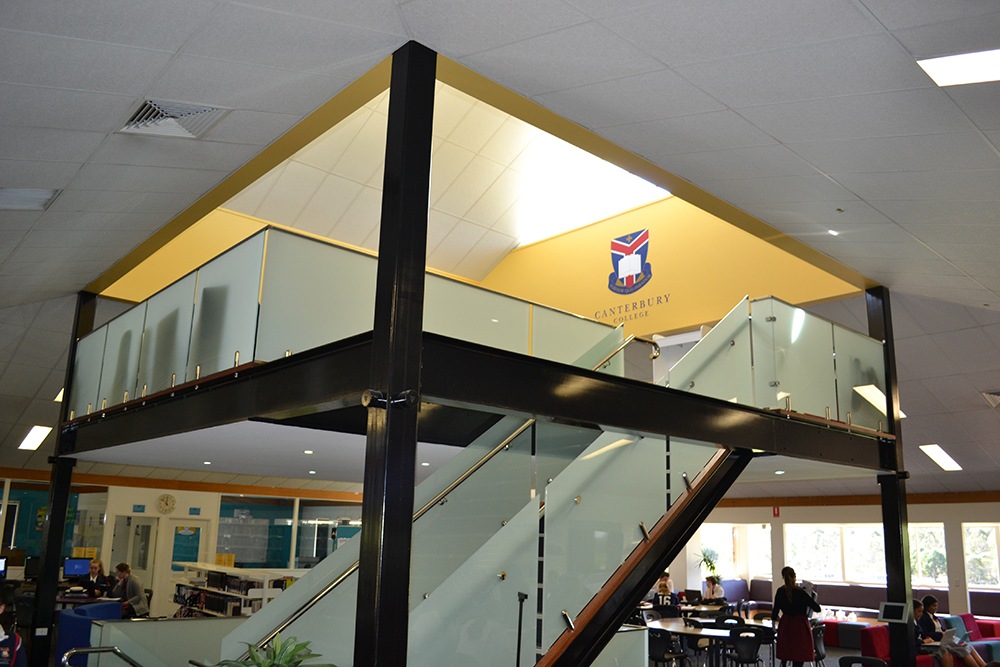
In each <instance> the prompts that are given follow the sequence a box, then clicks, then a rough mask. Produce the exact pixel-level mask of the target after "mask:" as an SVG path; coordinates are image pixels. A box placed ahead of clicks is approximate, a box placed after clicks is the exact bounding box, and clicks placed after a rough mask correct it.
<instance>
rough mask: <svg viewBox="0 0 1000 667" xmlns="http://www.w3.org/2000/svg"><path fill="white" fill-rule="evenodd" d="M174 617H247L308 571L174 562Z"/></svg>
mask: <svg viewBox="0 0 1000 667" xmlns="http://www.w3.org/2000/svg"><path fill="white" fill-rule="evenodd" d="M174 565H175V566H177V567H181V568H183V570H182V571H181V572H177V573H176V576H175V577H174V602H176V603H177V604H179V605H180V609H179V610H178V611H177V614H176V615H177V616H178V617H184V616H249V615H250V614H252V613H254V612H255V611H258V610H259V609H260V608H261V607H262V606H263V605H265V604H267V602H268V601H269V600H273V599H274V598H275V597H277V596H278V594H279V593H281V591H283V590H285V589H286V588H287V587H288V586H290V585H291V584H292V583H293V582H294V581H295V580H296V579H298V578H299V577H300V576H302V575H303V574H305V573H306V572H307V571H308V570H287V569H271V568H268V569H251V568H243V567H228V566H225V565H215V564H212V563H192V562H175V563H174Z"/></svg>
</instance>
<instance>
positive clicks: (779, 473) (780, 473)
mask: <svg viewBox="0 0 1000 667" xmlns="http://www.w3.org/2000/svg"><path fill="white" fill-rule="evenodd" d="M774 474H775V475H784V474H785V471H784V470H775V471H774Z"/></svg>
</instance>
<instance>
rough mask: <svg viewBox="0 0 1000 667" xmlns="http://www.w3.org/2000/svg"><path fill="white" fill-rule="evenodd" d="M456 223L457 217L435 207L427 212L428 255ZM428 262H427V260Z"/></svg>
mask: <svg viewBox="0 0 1000 667" xmlns="http://www.w3.org/2000/svg"><path fill="white" fill-rule="evenodd" d="M457 224H458V218H456V217H455V216H453V215H448V214H447V213H444V212H442V211H438V210H437V209H433V208H432V209H431V210H430V211H428V213H427V256H428V257H430V256H431V254H432V253H433V252H434V250H435V249H436V248H437V247H438V244H440V243H441V242H442V241H443V240H444V239H445V238H447V236H448V234H449V233H451V230H452V229H454V228H455V225H457ZM428 263H429V262H428Z"/></svg>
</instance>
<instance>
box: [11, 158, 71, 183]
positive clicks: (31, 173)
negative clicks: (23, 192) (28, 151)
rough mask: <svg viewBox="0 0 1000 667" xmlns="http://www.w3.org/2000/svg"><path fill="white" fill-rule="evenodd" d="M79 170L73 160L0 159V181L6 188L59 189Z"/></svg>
mask: <svg viewBox="0 0 1000 667" xmlns="http://www.w3.org/2000/svg"><path fill="white" fill-rule="evenodd" d="M79 171H80V165H79V164H77V163H73V162H28V161H25V160H0V183H3V185H4V187H7V188H55V189H60V188H64V187H66V186H67V185H68V184H69V182H70V181H72V180H73V177H74V176H76V174H77V172H79Z"/></svg>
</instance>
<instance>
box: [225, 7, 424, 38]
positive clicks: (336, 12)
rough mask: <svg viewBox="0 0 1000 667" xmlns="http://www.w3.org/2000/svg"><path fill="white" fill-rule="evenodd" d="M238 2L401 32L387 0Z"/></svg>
mask: <svg viewBox="0 0 1000 667" xmlns="http://www.w3.org/2000/svg"><path fill="white" fill-rule="evenodd" d="M240 2H241V4H244V5H252V6H255V7H262V8H266V9H273V10H277V11H281V12H286V13H294V14H296V15H298V16H304V17H308V18H313V19H321V20H325V21H334V22H337V23H342V24H345V25H353V26H359V27H363V28H368V29H372V30H379V31H381V32H392V33H399V34H402V33H403V31H404V28H403V25H402V22H401V21H400V18H399V15H398V12H397V9H396V6H395V3H394V2H392V1H391V0H366V2H354V3H344V2H337V3H330V2H326V0H299V1H298V2H296V3H295V4H294V5H291V4H289V3H288V2H287V1H286V0H240Z"/></svg>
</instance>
